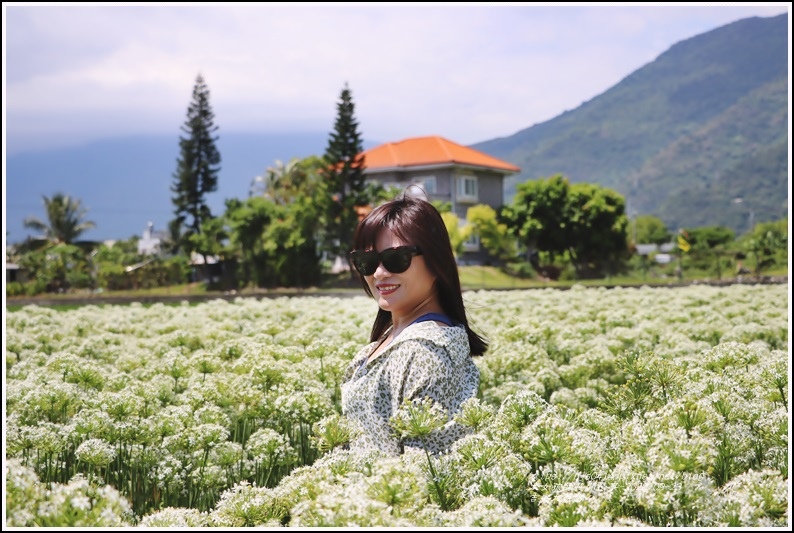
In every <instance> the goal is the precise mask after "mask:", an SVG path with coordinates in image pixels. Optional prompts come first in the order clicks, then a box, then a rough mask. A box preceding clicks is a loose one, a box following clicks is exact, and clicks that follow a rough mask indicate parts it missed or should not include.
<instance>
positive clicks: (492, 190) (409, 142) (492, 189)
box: [362, 136, 521, 263]
mask: <svg viewBox="0 0 794 533" xmlns="http://www.w3.org/2000/svg"><path fill="white" fill-rule="evenodd" d="M362 155H363V156H364V158H365V159H364V164H365V169H364V175H365V177H366V178H367V179H368V180H371V181H374V182H377V183H379V184H381V185H383V186H384V187H396V188H399V189H406V188H407V187H409V186H410V185H419V186H420V187H422V189H423V190H424V191H425V192H426V193H427V195H428V196H429V197H430V200H440V201H443V202H449V203H450V204H451V206H452V212H453V213H455V215H457V217H458V218H459V219H460V221H461V223H462V224H463V223H465V221H466V213H467V211H468V209H469V208H470V207H472V206H474V205H477V204H484V205H488V206H490V207H492V208H493V209H495V210H497V211H498V210H499V209H500V208H501V207H502V206H503V205H504V179H505V177H507V176H510V175H512V174H515V173H518V172H520V171H521V169H520V168H519V167H517V166H515V165H512V164H510V163H507V162H505V161H502V160H500V159H497V158H495V157H492V156H490V155H488V154H485V153H483V152H480V151H478V150H474V149H473V148H468V147H466V146H462V145H460V144H457V143H454V142H452V141H450V140H448V139H445V138H443V137H438V136H429V137H413V138H409V139H404V140H402V141H398V142H390V143H386V144H382V145H380V146H376V147H375V148H371V149H370V150H367V151H365V152H363V153H362ZM488 258H489V256H488V253H487V252H486V251H485V250H484V249H483V248H482V247H481V246H480V242H479V239H478V238H472V239H471V240H470V241H468V242H467V243H466V245H465V248H464V254H463V257H461V258H459V260H460V262H461V263H482V262H485V261H487V260H488Z"/></svg>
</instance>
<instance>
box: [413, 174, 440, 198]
mask: <svg viewBox="0 0 794 533" xmlns="http://www.w3.org/2000/svg"><path fill="white" fill-rule="evenodd" d="M413 182H414V184H416V185H419V186H420V187H421V188H422V189H423V190H424V191H425V192H426V193H427V194H436V177H435V176H417V177H415V178H414V179H413Z"/></svg>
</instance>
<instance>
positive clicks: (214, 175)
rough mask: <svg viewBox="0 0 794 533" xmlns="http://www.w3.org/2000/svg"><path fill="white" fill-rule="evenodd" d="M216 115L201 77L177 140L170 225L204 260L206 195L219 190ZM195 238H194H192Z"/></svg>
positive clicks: (187, 247) (208, 216) (186, 246)
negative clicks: (181, 133) (203, 233)
mask: <svg viewBox="0 0 794 533" xmlns="http://www.w3.org/2000/svg"><path fill="white" fill-rule="evenodd" d="M214 118H215V115H214V114H213V112H212V108H211V107H210V91H209V89H208V88H207V85H206V84H205V83H204V78H203V77H202V75H201V74H199V75H198V76H197V77H196V84H195V86H194V87H193V100H192V101H191V102H190V105H189V106H188V108H187V120H185V123H184V124H183V125H182V128H181V129H182V131H183V132H184V133H185V134H186V136H180V137H179V149H180V155H179V159H177V168H176V172H174V175H173V177H174V183H173V185H172V186H171V192H173V193H174V195H175V196H173V197H172V198H171V200H172V202H173V203H174V206H175V208H176V209H175V211H174V214H175V215H176V219H175V220H174V221H173V222H172V225H173V226H174V228H175V229H176V228H177V227H178V228H180V229H181V228H184V232H182V234H181V239H180V240H181V244H182V246H183V248H184V250H185V251H186V252H187V253H188V254H190V252H194V251H195V252H197V253H199V254H201V255H202V256H204V259H205V264H206V256H207V254H208V252H209V250H203V249H201V248H202V246H201V245H200V239H198V236H200V234H201V232H202V226H203V224H205V223H206V222H207V221H208V220H210V219H211V218H212V212H211V211H210V208H209V206H208V205H207V201H206V195H207V194H209V193H211V192H215V191H216V190H217V189H218V173H219V172H220V166H219V165H220V162H221V155H220V152H219V151H218V149H217V147H216V146H215V141H217V140H218V137H217V136H213V134H214V133H215V132H216V131H217V130H218V126H216V125H215V124H214V122H213V120H214ZM193 235H195V236H196V237H192V236H193Z"/></svg>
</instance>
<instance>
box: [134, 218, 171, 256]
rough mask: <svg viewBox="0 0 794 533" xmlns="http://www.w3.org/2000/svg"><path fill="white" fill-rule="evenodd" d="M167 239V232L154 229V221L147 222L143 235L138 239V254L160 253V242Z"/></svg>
mask: <svg viewBox="0 0 794 533" xmlns="http://www.w3.org/2000/svg"><path fill="white" fill-rule="evenodd" d="M163 240H165V233H164V232H162V231H155V230H154V223H153V222H149V223H148V224H146V229H145V230H143V236H142V237H141V238H140V239H139V240H138V255H158V254H159V253H160V243H161V242H162V241H163Z"/></svg>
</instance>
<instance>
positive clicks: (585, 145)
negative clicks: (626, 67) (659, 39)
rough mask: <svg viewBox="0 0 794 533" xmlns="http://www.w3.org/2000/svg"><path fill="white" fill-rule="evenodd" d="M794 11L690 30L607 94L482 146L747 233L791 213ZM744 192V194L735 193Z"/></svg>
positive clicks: (531, 172) (643, 205)
mask: <svg viewBox="0 0 794 533" xmlns="http://www.w3.org/2000/svg"><path fill="white" fill-rule="evenodd" d="M788 50H789V43H788V15H787V14H783V15H779V16H776V17H769V18H759V17H753V18H748V19H742V20H739V21H737V22H734V23H732V24H728V25H725V26H722V27H720V28H717V29H715V30H712V31H710V32H707V33H703V34H700V35H697V36H695V37H692V38H690V39H687V40H684V41H681V42H679V43H677V44H675V45H673V46H672V47H671V48H670V49H669V50H668V51H666V52H665V53H663V54H662V55H660V56H659V57H658V58H657V59H656V60H655V61H653V62H651V63H649V64H647V65H645V66H644V67H642V68H640V69H638V70H636V71H635V72H633V73H631V74H630V75H629V76H627V77H626V78H625V79H623V80H622V81H620V82H619V83H618V84H617V85H615V86H614V87H612V88H610V89H609V90H607V91H606V92H604V93H602V94H601V95H598V96H596V97H595V98H593V99H591V100H589V101H587V102H585V103H583V104H582V105H581V106H579V107H578V108H576V109H574V110H571V111H567V112H565V113H563V114H562V115H559V116H557V117H555V118H553V119H551V120H549V121H547V122H544V123H541V124H537V125H534V126H532V127H530V128H527V129H524V130H521V131H519V132H517V133H515V134H514V135H511V136H509V137H504V138H499V139H493V140H490V141H485V142H482V143H478V144H475V145H473V146H472V147H473V148H475V149H478V150H481V151H483V152H486V153H488V154H491V155H493V156H495V157H498V158H500V159H504V160H505V161H508V162H510V163H513V164H514V165H517V166H519V167H521V169H522V171H521V173H520V174H518V175H515V176H512V177H511V178H509V179H508V180H507V183H506V190H505V193H506V198H507V200H508V201H511V200H512V197H513V195H514V194H515V188H516V185H517V184H518V183H522V182H524V181H527V180H534V179H539V178H546V177H549V176H552V175H554V174H563V175H564V176H566V177H567V178H568V179H569V180H570V181H571V182H572V183H576V182H589V183H598V184H600V185H602V186H604V187H608V188H611V189H614V190H616V191H618V192H619V193H621V194H623V195H624V196H625V197H626V201H627V212H628V213H629V215H634V214H653V215H656V216H658V217H660V218H661V219H662V220H663V221H664V222H665V224H666V225H667V227H668V228H669V229H671V230H673V231H675V230H676V229H677V228H679V227H697V226H704V225H722V226H726V227H730V228H732V229H734V230H735V231H737V233H742V232H744V231H746V230H747V229H748V218H749V219H751V220H755V221H756V222H760V221H766V220H775V219H779V218H784V217H787V216H788V146H789V137H788V99H789V92H790V87H789V83H788V63H789V62H788ZM737 198H741V199H742V200H741V201H735V200H736V199H737Z"/></svg>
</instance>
